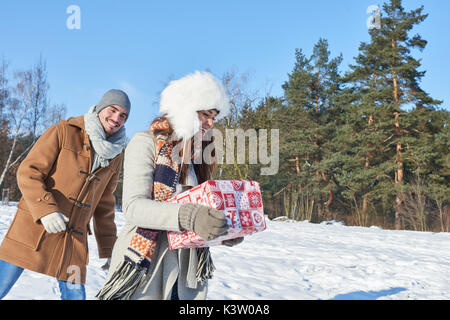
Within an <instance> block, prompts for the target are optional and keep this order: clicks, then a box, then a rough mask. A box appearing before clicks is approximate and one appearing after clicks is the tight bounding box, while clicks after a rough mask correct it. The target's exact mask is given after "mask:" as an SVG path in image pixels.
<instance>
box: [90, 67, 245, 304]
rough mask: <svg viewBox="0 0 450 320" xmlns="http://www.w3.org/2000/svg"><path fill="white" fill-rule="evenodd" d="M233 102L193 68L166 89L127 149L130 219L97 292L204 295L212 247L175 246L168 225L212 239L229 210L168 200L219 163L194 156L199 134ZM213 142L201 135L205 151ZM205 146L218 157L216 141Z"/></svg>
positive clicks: (201, 179) (125, 197)
mask: <svg viewBox="0 0 450 320" xmlns="http://www.w3.org/2000/svg"><path fill="white" fill-rule="evenodd" d="M229 109H230V108H229V99H228V97H227V94H226V92H225V89H224V88H223V86H222V85H221V83H220V82H219V81H218V80H217V79H216V78H215V77H214V76H212V75H211V74H210V73H208V72H199V71H196V72H194V73H193V74H189V75H187V76H185V77H183V78H181V79H179V80H175V81H171V82H170V83H169V85H168V86H167V87H166V88H165V89H164V90H163V92H162V93H161V100H160V112H161V113H162V114H163V116H162V117H159V118H156V119H155V120H153V122H152V124H151V126H150V130H149V131H148V132H140V133H137V134H136V135H135V136H134V137H133V138H132V139H131V141H130V142H129V144H128V146H127V148H126V150H125V162H124V182H123V212H124V214H125V218H126V225H125V226H124V228H123V230H122V231H121V234H120V235H119V238H118V239H117V241H116V243H115V246H114V249H113V254H112V260H111V267H110V270H109V273H108V276H107V279H106V283H105V284H104V286H103V287H102V289H101V290H100V291H99V292H98V293H97V297H98V298H99V299H105V300H106V299H132V300H135V299H183V300H184V299H189V300H192V299H206V293H207V283H208V279H209V278H211V277H212V272H213V270H214V266H213V264H212V259H211V255H210V252H209V248H198V249H178V250H170V249H169V244H168V240H167V231H169V230H173V231H184V230H190V231H194V232H195V233H197V234H198V235H199V236H200V237H202V238H203V239H205V240H212V239H214V238H216V237H219V236H221V235H223V234H226V233H227V229H228V226H227V222H226V218H225V216H224V214H223V213H221V212H220V211H217V210H215V209H212V208H209V207H206V206H202V205H197V204H192V203H186V204H182V205H180V204H175V203H166V202H164V201H165V200H167V199H169V198H170V197H172V196H174V195H175V194H176V193H178V192H180V191H182V189H183V188H182V186H191V187H192V186H196V185H198V184H200V183H202V182H204V181H206V180H210V179H212V172H213V169H214V166H215V163H209V162H210V161H206V162H204V161H194V163H192V162H193V161H192V160H195V159H196V157H197V156H202V154H203V153H202V152H201V153H199V154H200V155H198V153H196V152H195V149H196V148H195V147H192V145H193V141H194V135H202V136H204V135H206V134H207V133H208V132H209V130H210V129H212V127H213V123H214V121H215V120H218V119H220V118H223V117H225V116H226V115H227V114H228V112H229ZM202 140H204V139H202ZM196 141H197V139H196ZM211 143H214V142H213V141H212V142H210V141H202V142H201V145H202V147H201V149H202V151H203V150H205V148H206V147H207V146H208V145H210V144H211ZM180 149H181V152H180V153H179V154H178V152H177V151H179V150H180ZM208 150H209V152H210V153H211V156H212V157H214V148H211V146H209V147H208ZM178 155H181V157H178ZM180 159H181V160H182V161H180ZM198 162H200V163H198ZM242 240H243V238H240V239H236V240H228V241H224V244H225V245H229V246H232V245H235V244H238V243H240V242H241V241H242Z"/></svg>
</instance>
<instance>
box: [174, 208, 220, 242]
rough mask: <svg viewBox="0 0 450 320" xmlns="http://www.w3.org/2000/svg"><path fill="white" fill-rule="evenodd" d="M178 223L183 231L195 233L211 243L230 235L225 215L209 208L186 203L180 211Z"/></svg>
mask: <svg viewBox="0 0 450 320" xmlns="http://www.w3.org/2000/svg"><path fill="white" fill-rule="evenodd" d="M178 221H179V223H180V227H181V229H182V230H183V229H184V230H189V231H193V232H195V233H196V234H198V235H199V236H200V238H202V239H203V240H206V241H209V240H212V239H215V238H217V237H220V236H223V235H225V234H227V233H228V224H227V219H226V218H225V215H224V214H223V213H222V212H220V211H218V210H216V209H213V208H209V207H207V206H203V205H199V204H194V203H184V204H182V205H181V207H180V209H179V210H178Z"/></svg>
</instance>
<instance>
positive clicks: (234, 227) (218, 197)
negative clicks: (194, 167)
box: [167, 180, 266, 250]
mask: <svg viewBox="0 0 450 320" xmlns="http://www.w3.org/2000/svg"><path fill="white" fill-rule="evenodd" d="M167 202H173V203H180V204H183V203H187V202H191V203H197V204H202V205H205V206H208V207H211V208H214V209H217V210H219V211H222V212H223V213H224V214H225V216H226V218H227V221H228V225H229V229H228V234H227V235H225V236H221V237H218V238H216V239H213V240H211V241H205V240H203V239H202V238H200V236H198V235H197V234H196V233H194V232H192V231H184V232H175V231H169V232H168V237H169V246H170V249H171V250H173V249H185V248H198V247H210V246H215V245H220V244H221V243H222V241H223V240H228V239H234V238H239V237H243V236H246V235H250V234H252V233H255V232H260V231H263V230H265V229H266V222H265V220H264V210H263V204H262V198H261V190H260V188H259V183H258V182H255V181H245V180H208V181H206V182H204V183H202V184H200V185H198V186H196V187H194V188H192V189H190V190H187V191H185V192H183V193H180V194H178V195H177V196H175V197H173V198H171V199H169V200H167Z"/></svg>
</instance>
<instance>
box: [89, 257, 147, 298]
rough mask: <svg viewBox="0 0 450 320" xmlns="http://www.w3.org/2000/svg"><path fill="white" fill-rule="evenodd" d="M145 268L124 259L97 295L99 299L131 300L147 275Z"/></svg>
mask: <svg viewBox="0 0 450 320" xmlns="http://www.w3.org/2000/svg"><path fill="white" fill-rule="evenodd" d="M145 271H146V270H145V268H141V267H138V268H136V267H135V266H134V265H133V264H132V263H131V262H129V261H123V262H122V263H121V264H120V265H119V267H118V268H117V269H116V270H115V271H114V273H113V275H112V276H111V278H110V279H109V280H108V281H107V282H106V283H105V284H104V285H103V287H102V288H101V289H100V291H99V292H98V293H97V294H96V295H95V297H96V298H98V299H99V300H130V297H131V296H132V295H133V293H134V292H135V291H136V289H137V288H138V287H139V285H140V284H141V282H142V280H143V279H144V277H145V273H146V272H145Z"/></svg>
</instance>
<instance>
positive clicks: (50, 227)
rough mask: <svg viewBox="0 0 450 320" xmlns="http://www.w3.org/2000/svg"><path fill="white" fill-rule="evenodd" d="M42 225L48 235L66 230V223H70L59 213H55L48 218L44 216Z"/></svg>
mask: <svg viewBox="0 0 450 320" xmlns="http://www.w3.org/2000/svg"><path fill="white" fill-rule="evenodd" d="M40 220H41V223H42V225H43V226H44V228H45V231H47V232H48V233H57V232H61V231H64V230H66V222H69V218H67V217H66V216H65V215H63V214H62V213H59V212H53V213H50V214H48V215H46V216H43V217H42V218H41V219H40Z"/></svg>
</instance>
